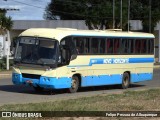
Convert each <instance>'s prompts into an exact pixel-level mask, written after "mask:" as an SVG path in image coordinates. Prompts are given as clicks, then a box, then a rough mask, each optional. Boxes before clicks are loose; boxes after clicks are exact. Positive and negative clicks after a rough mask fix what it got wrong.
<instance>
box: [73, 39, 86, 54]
mask: <svg viewBox="0 0 160 120" xmlns="http://www.w3.org/2000/svg"><path fill="white" fill-rule="evenodd" d="M73 41H74V43H75V46H76V50H77V53H78V54H87V53H89V38H86V37H74V38H73Z"/></svg>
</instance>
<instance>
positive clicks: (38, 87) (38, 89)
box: [33, 86, 44, 92]
mask: <svg viewBox="0 0 160 120" xmlns="http://www.w3.org/2000/svg"><path fill="white" fill-rule="evenodd" d="M33 88H34V90H35V91H36V92H43V90H44V88H42V87H40V86H37V87H35V86H33Z"/></svg>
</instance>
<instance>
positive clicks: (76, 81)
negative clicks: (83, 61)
mask: <svg viewBox="0 0 160 120" xmlns="http://www.w3.org/2000/svg"><path fill="white" fill-rule="evenodd" d="M78 87H79V78H78V77H77V76H73V77H72V84H71V88H69V92H70V93H75V92H77V90H78Z"/></svg>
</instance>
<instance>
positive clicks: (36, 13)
mask: <svg viewBox="0 0 160 120" xmlns="http://www.w3.org/2000/svg"><path fill="white" fill-rule="evenodd" d="M1 1H2V0H0V2H1ZM16 1H17V2H16ZM49 2H50V0H27V1H26V0H8V1H2V2H1V4H0V8H16V9H20V11H8V12H7V16H11V17H12V19H13V20H43V14H44V11H45V7H46V5H47V4H48V3H49ZM22 3H24V4H22ZM34 6H37V7H34Z"/></svg>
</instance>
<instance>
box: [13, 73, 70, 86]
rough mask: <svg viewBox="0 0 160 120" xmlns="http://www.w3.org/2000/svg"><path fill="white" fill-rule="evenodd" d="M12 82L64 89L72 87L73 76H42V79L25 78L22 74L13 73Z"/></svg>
mask: <svg viewBox="0 0 160 120" xmlns="http://www.w3.org/2000/svg"><path fill="white" fill-rule="evenodd" d="M12 82H13V84H15V85H27V86H29V85H31V86H34V87H37V86H39V87H42V88H46V89H63V88H70V87H71V78H68V77H61V78H56V77H46V76H41V77H40V79H33V78H24V77H22V74H17V73H13V74H12Z"/></svg>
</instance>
